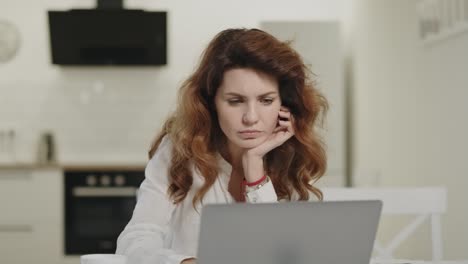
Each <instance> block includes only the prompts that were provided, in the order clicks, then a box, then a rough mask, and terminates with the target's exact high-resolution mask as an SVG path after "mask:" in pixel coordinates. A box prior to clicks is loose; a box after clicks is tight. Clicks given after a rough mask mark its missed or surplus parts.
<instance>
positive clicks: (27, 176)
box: [0, 173, 32, 181]
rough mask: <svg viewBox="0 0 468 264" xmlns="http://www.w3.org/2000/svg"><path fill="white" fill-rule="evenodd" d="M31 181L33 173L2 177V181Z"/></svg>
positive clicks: (0, 178)
mask: <svg viewBox="0 0 468 264" xmlns="http://www.w3.org/2000/svg"><path fill="white" fill-rule="evenodd" d="M2 174H3V173H2ZM30 180H32V175H31V173H28V174H23V173H21V174H18V173H12V174H5V175H0V181H30Z"/></svg>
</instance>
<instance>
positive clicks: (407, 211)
mask: <svg viewBox="0 0 468 264" xmlns="http://www.w3.org/2000/svg"><path fill="white" fill-rule="evenodd" d="M321 190H322V192H323V196H324V200H325V201H340V200H341V201H343V200H345V201H346V200H348V201H349V200H381V201H382V202H383V207H382V215H414V216H415V219H414V220H413V221H412V222H411V223H410V224H408V225H407V226H405V227H404V228H403V229H401V231H400V232H399V233H398V234H397V235H395V236H394V237H393V239H392V240H391V241H390V242H389V243H388V244H387V246H385V247H382V246H381V245H380V244H379V243H378V241H376V243H375V246H374V250H375V251H376V253H377V255H378V256H377V257H380V258H390V259H393V258H394V257H393V254H394V251H395V249H397V248H398V246H399V245H400V244H401V243H402V242H403V241H404V240H406V239H407V238H408V237H409V236H410V235H411V234H412V233H413V232H414V231H415V230H416V229H417V227H419V226H420V225H421V224H422V223H423V222H424V221H425V220H426V219H430V222H431V238H432V259H433V260H442V257H443V254H442V230H441V222H440V216H441V214H443V213H445V211H446V209H447V190H446V188H443V187H417V188H322V189H321Z"/></svg>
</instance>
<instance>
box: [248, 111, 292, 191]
mask: <svg viewBox="0 0 468 264" xmlns="http://www.w3.org/2000/svg"><path fill="white" fill-rule="evenodd" d="M293 122H294V120H293V116H292V115H291V112H290V111H289V109H288V108H286V107H284V106H281V109H280V111H279V113H278V126H277V127H276V128H275V130H273V133H272V134H271V135H270V136H269V137H268V138H267V139H266V140H265V142H263V143H262V144H260V145H259V146H257V147H255V148H252V149H249V150H248V151H246V152H245V153H244V155H243V156H242V166H243V168H244V174H245V179H246V180H247V181H248V182H255V181H257V180H258V179H260V178H261V177H262V176H263V174H264V171H263V156H265V154H267V153H268V152H269V151H271V150H272V149H274V148H276V147H278V146H281V145H282V144H283V143H284V142H286V140H288V139H290V138H291V137H292V136H294V127H293Z"/></svg>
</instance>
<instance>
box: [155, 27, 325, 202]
mask: <svg viewBox="0 0 468 264" xmlns="http://www.w3.org/2000/svg"><path fill="white" fill-rule="evenodd" d="M233 68H250V69H253V70H256V71H260V72H263V73H266V74H269V75H271V76H274V77H276V79H277V80H278V83H279V92H280V97H281V101H282V104H283V105H284V106H286V107H288V108H289V109H290V111H291V113H292V115H293V116H294V124H293V125H294V129H295V136H294V137H292V138H290V139H289V140H288V141H286V142H285V143H283V145H281V146H280V147H277V148H275V149H273V150H272V151H270V152H269V153H268V154H267V155H266V156H265V163H266V172H267V174H268V175H269V176H270V178H271V181H272V183H273V185H274V187H275V190H276V193H277V195H278V198H279V199H288V200H291V199H292V194H293V192H294V191H295V192H296V193H297V194H298V199H299V200H308V199H309V196H310V193H313V194H314V195H315V196H317V197H318V199H320V200H321V199H322V198H323V196H322V193H321V191H320V190H319V189H318V188H317V187H315V186H313V183H315V182H316V181H317V180H318V179H319V178H320V177H321V176H322V175H323V174H324V173H325V170H326V166H327V159H326V151H325V146H324V143H323V141H322V139H321V137H320V136H319V133H318V131H317V128H318V127H317V125H320V124H323V122H322V121H323V118H324V116H325V113H326V111H327V109H328V103H327V100H326V99H325V97H324V96H323V95H322V94H321V93H320V92H319V91H318V90H317V89H316V88H315V87H314V85H313V82H312V81H311V79H310V77H309V76H310V75H311V74H310V72H309V71H308V69H307V67H306V66H305V64H304V62H303V61H302V59H301V57H300V55H299V54H298V53H297V52H296V51H295V50H294V49H292V48H291V47H290V44H289V43H287V42H281V41H279V40H278V39H276V38H275V37H273V36H272V35H270V34H268V33H266V32H264V31H262V30H259V29H243V28H242V29H227V30H224V31H222V32H220V33H219V34H218V35H216V37H215V38H214V39H213V40H212V41H211V42H210V44H209V45H208V47H207V48H206V49H205V51H204V52H203V54H202V57H201V61H200V64H199V66H198V68H197V69H196V70H195V72H194V73H193V74H192V75H191V76H190V77H189V78H188V79H187V80H186V81H185V82H184V83H183V84H182V86H181V88H180V90H179V101H178V106H177V109H176V111H175V112H174V113H173V114H172V116H170V117H169V119H168V120H167V121H166V122H165V124H164V127H163V129H162V131H161V132H160V133H159V134H158V136H157V137H156V139H155V141H154V143H153V144H152V146H151V149H150V151H149V156H150V158H151V157H152V156H153V155H154V152H155V151H156V149H157V148H158V146H159V144H160V143H161V140H162V138H163V137H164V136H166V135H168V136H169V138H170V139H171V141H172V143H173V155H172V160H171V164H170V167H169V180H170V186H169V189H168V194H169V196H170V197H171V198H172V199H173V201H174V202H175V203H179V202H181V201H182V200H184V199H185V197H186V196H187V193H188V191H189V190H190V188H191V186H192V183H193V177H192V173H191V169H190V164H193V165H194V166H195V167H196V168H197V169H198V170H199V172H200V173H201V175H202V176H203V177H204V179H205V181H204V185H203V186H202V187H201V189H200V190H198V192H197V193H196V195H195V197H194V198H193V201H192V202H193V205H194V206H195V204H196V203H197V202H199V201H202V199H203V196H204V195H205V194H206V192H207V191H208V190H209V188H210V187H211V186H212V185H213V183H214V182H215V180H216V178H217V177H218V166H217V164H218V160H217V153H218V152H219V150H220V148H221V144H224V143H225V142H226V138H225V136H224V134H223V132H222V131H221V129H220V127H219V124H218V119H217V115H216V108H215V105H214V97H215V95H216V91H217V89H218V87H219V86H220V85H221V83H222V80H223V75H224V72H225V71H227V70H229V69H233Z"/></svg>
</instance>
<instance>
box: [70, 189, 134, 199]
mask: <svg viewBox="0 0 468 264" xmlns="http://www.w3.org/2000/svg"><path fill="white" fill-rule="evenodd" d="M137 191H138V188H136V187H74V188H73V190H72V195H73V196H75V197H135V196H136V193H137Z"/></svg>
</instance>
